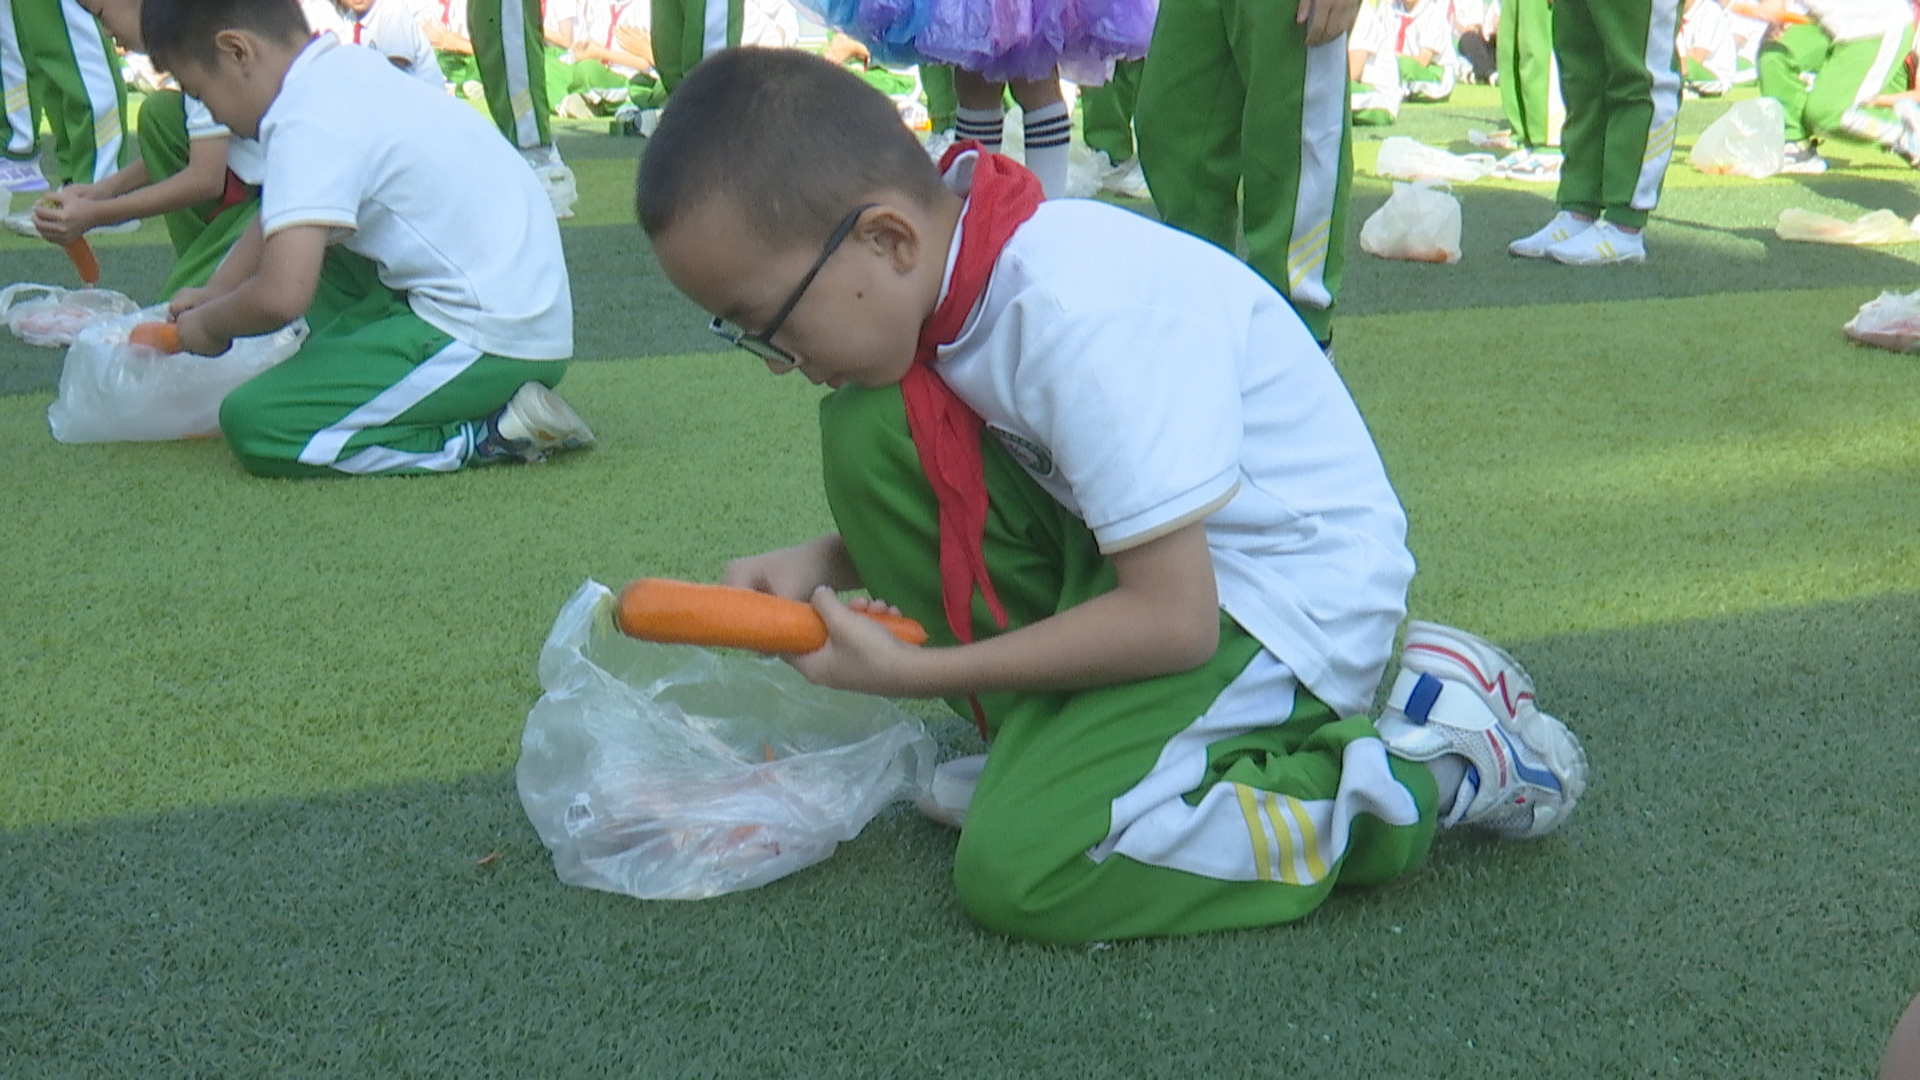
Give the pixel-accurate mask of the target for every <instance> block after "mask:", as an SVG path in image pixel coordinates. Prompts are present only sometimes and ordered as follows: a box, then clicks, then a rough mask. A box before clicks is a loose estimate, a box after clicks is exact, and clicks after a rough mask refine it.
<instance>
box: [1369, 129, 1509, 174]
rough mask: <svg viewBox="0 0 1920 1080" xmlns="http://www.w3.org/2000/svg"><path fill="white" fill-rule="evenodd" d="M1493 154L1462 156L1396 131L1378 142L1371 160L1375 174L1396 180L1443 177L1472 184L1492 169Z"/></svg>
mask: <svg viewBox="0 0 1920 1080" xmlns="http://www.w3.org/2000/svg"><path fill="white" fill-rule="evenodd" d="M1493 167H1494V160H1493V155H1492V154H1468V155H1466V156H1465V157H1462V156H1460V155H1458V154H1450V153H1448V152H1447V151H1445V150H1439V149H1436V148H1434V147H1431V146H1428V145H1427V144H1425V143H1423V142H1420V141H1419V140H1418V139H1409V138H1407V137H1406V136H1405V135H1395V136H1393V137H1391V138H1389V139H1388V140H1387V141H1385V142H1383V143H1381V144H1380V160H1379V161H1377V162H1375V163H1374V166H1373V172H1374V175H1376V176H1385V177H1390V178H1392V179H1395V180H1444V181H1447V182H1448V183H1454V184H1471V183H1473V182H1474V181H1475V180H1480V179H1483V178H1485V177H1486V175H1487V174H1488V173H1490V172H1492V171H1493Z"/></svg>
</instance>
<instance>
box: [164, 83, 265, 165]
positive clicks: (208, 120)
mask: <svg viewBox="0 0 1920 1080" xmlns="http://www.w3.org/2000/svg"><path fill="white" fill-rule="evenodd" d="M180 96H181V97H182V98H184V99H185V105H186V109H187V138H188V139H189V140H191V139H225V140H227V168H228V169H230V170H232V172H233V175H235V176H237V177H239V178H240V180H241V182H242V183H247V184H252V185H254V186H255V187H258V186H259V185H260V182H261V181H262V180H264V179H266V176H267V160H266V157H265V155H263V154H262V153H261V151H260V142H259V140H258V139H243V138H241V137H240V136H238V135H235V134H234V133H233V132H231V131H228V130H227V125H225V124H223V123H221V122H220V121H218V120H215V119H214V118H213V110H211V109H209V108H207V107H206V106H205V105H203V104H201V102H200V99H199V98H196V97H193V96H192V95H190V94H182V95H180Z"/></svg>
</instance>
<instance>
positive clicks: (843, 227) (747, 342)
mask: <svg viewBox="0 0 1920 1080" xmlns="http://www.w3.org/2000/svg"><path fill="white" fill-rule="evenodd" d="M878 205H880V204H879V203H866V204H863V205H861V206H856V207H854V209H853V212H852V213H851V214H848V215H847V216H846V217H845V218H844V219H842V220H841V222H840V224H838V225H836V226H834V229H833V235H832V236H829V237H827V246H826V247H823V248H821V249H820V257H819V258H817V259H815V260H813V269H811V270H808V271H807V276H806V277H803V278H801V279H800V284H799V286H798V287H797V288H795V289H794V290H793V294H792V295H790V296H788V297H787V302H786V303H784V304H781V305H780V310H779V311H776V312H774V313H773V320H772V321H771V322H769V323H767V325H766V328H765V329H763V330H761V331H760V332H759V333H757V334H753V333H748V332H747V331H745V330H742V329H740V328H739V327H735V326H728V325H727V324H726V321H725V320H723V319H721V318H719V317H718V316H715V318H714V320H713V322H711V323H709V324H708V326H707V329H709V330H711V331H713V332H714V333H715V334H717V335H719V336H720V338H721V339H722V340H724V341H725V342H726V343H727V344H729V345H732V346H733V347H734V348H736V349H745V350H746V351H747V352H750V353H752V354H753V355H755V356H757V357H759V358H760V359H762V360H764V361H766V363H767V365H768V366H769V367H771V368H773V370H774V371H775V372H776V373H779V374H785V373H786V372H789V371H792V370H793V369H794V368H796V367H798V366H800V361H798V360H796V359H794V356H793V354H792V353H790V352H788V351H787V350H785V349H783V348H781V347H780V346H778V345H775V344H774V343H773V335H775V334H777V333H779V332H780V327H781V325H782V324H784V323H785V322H786V321H787V316H789V315H791V314H793V309H794V305H796V304H798V303H800V298H801V297H802V296H805V295H806V294H807V286H809V285H812V284H813V279H814V278H815V277H817V276H819V274H820V270H821V268H822V267H824V266H826V265H827V260H828V259H830V258H832V257H833V253H834V251H835V249H837V248H839V246H840V245H841V243H842V242H844V241H845V240H846V238H847V237H848V236H849V235H851V234H852V233H853V227H854V226H855V225H857V224H859V223H860V215H861V214H864V213H866V212H867V211H869V210H871V209H873V208H874V207H876V206H878Z"/></svg>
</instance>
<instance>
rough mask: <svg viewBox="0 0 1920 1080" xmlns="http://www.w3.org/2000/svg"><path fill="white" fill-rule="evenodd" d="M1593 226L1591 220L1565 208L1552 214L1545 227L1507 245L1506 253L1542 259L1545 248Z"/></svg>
mask: <svg viewBox="0 0 1920 1080" xmlns="http://www.w3.org/2000/svg"><path fill="white" fill-rule="evenodd" d="M1591 228H1593V222H1591V221H1584V220H1582V219H1580V218H1577V217H1574V216H1573V215H1572V214H1570V213H1568V212H1567V211H1565V210H1562V211H1560V212H1559V213H1557V214H1555V215H1553V220H1552V221H1549V222H1547V224H1546V227H1545V228H1543V229H1541V230H1540V231H1539V232H1536V233H1533V234H1532V235H1529V236H1523V237H1521V238H1520V239H1518V240H1515V241H1514V242H1513V243H1511V244H1508V245H1507V254H1509V255H1518V256H1520V257H1521V258H1523V259H1544V258H1546V257H1547V249H1548V248H1550V247H1552V246H1553V245H1555V244H1557V243H1559V242H1560V241H1562V240H1565V239H1567V238H1568V237H1572V236H1578V235H1579V234H1581V233H1583V232H1586V231H1587V230H1588V229H1591Z"/></svg>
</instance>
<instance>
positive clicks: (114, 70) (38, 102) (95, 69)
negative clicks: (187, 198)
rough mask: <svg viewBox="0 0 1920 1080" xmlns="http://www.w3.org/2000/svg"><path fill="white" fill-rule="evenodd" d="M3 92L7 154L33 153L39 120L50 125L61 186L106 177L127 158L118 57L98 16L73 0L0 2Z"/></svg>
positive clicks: (25, 156) (55, 177) (51, 174)
mask: <svg viewBox="0 0 1920 1080" xmlns="http://www.w3.org/2000/svg"><path fill="white" fill-rule="evenodd" d="M0 35H4V36H5V42H4V44H0V89H4V93H5V102H6V106H5V107H6V115H7V127H8V138H7V145H6V156H7V157H9V158H12V159H13V160H16V161H25V160H29V159H31V158H33V157H34V156H35V155H36V154H37V152H38V149H39V127H38V122H37V119H36V118H37V117H39V116H45V117H46V119H47V124H48V126H49V127H51V128H52V129H53V156H54V166H55V167H54V168H53V169H51V170H49V171H48V174H47V176H48V179H49V180H50V181H52V182H53V183H54V184H55V185H56V186H58V185H62V184H93V183H98V182H100V181H102V180H105V179H106V178H107V177H109V176H112V175H113V174H114V173H116V172H119V171H120V169H121V167H122V166H124V165H125V164H126V163H127V162H128V161H130V160H131V159H132V147H131V146H130V145H129V144H128V141H127V139H126V131H125V127H126V124H125V120H124V119H123V118H124V117H125V116H126V111H127V88H126V86H125V84H123V83H122V82H121V81H120V63H119V57H118V55H117V54H116V53H115V52H114V50H113V44H112V42H110V41H109V40H108V39H107V33H106V31H105V30H103V29H102V28H101V26H100V22H99V20H97V19H95V18H94V17H93V16H92V15H89V14H87V12H86V9H84V8H82V7H81V6H80V5H79V4H78V3H77V2H76V0H0Z"/></svg>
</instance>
